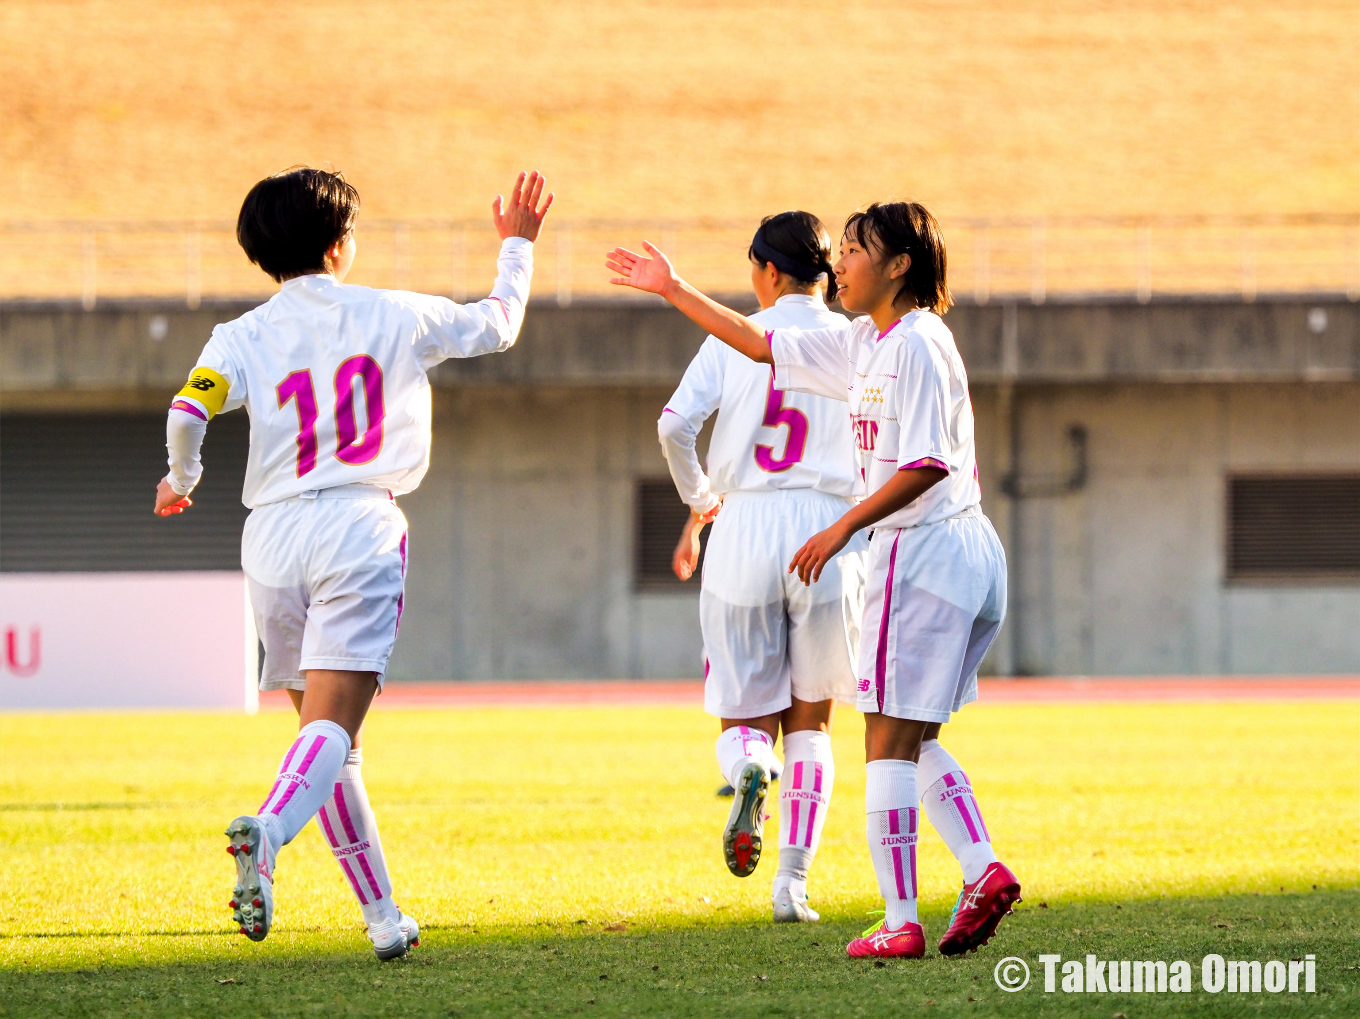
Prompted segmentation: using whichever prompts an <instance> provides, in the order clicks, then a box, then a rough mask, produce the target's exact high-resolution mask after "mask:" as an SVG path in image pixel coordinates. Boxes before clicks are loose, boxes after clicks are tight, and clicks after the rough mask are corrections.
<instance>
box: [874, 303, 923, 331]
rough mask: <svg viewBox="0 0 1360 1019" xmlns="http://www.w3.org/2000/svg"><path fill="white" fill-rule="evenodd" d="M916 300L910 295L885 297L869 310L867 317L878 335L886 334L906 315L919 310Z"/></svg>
mask: <svg viewBox="0 0 1360 1019" xmlns="http://www.w3.org/2000/svg"><path fill="white" fill-rule="evenodd" d="M919 307H920V305H919V304H917V303H916V298H915V297H913V296H912V295H911V294H907V295H904V296H902V297H897V296H896V295H893V296H890V297H886V298H884V299H883V300H882V301H880V302H879V303H878V304H877V305H876V306H875V307H873V308H871V309H870V310H869V317H870V318H871V319H873V322H874V325H876V326H877V327H878V331H879V334H880V335H881V334H883V333H886V332H887V331H888V330H889V329H891V328H892V327H893V326H895V325H896V324H897V323H898V322H900V321H901V320H902V319H903V318H905V317H906V316H907V315H910V314H911V313H912V312H913V311H915V310H916V309H917V308H919Z"/></svg>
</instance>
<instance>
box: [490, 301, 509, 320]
mask: <svg viewBox="0 0 1360 1019" xmlns="http://www.w3.org/2000/svg"><path fill="white" fill-rule="evenodd" d="M487 300H488V301H495V302H496V303H497V304H499V305H500V306H501V314H502V315H504V316H505V321H506V322H509V321H510V309H509V308H507V307H506V306H505V302H504V301H502V300H501V299H500V298H499V297H488V298H487Z"/></svg>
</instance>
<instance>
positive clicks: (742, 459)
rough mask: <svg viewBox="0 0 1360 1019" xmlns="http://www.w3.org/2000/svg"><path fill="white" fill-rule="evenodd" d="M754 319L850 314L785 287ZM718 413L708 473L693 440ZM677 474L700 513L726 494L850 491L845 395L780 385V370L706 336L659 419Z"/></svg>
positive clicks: (812, 324)
mask: <svg viewBox="0 0 1360 1019" xmlns="http://www.w3.org/2000/svg"><path fill="white" fill-rule="evenodd" d="M752 320H753V321H755V322H758V323H760V324H761V325H762V326H764V327H765V328H767V329H775V328H784V327H794V328H803V329H834V328H836V327H837V324H838V323H839V324H840V325H848V323H847V322H846V320H845V319H844V318H842V317H841V316H840V315H837V314H836V313H835V312H833V311H831V310H830V309H829V308H827V306H826V305H825V304H824V303H823V302H822V301H821V299H820V298H818V297H815V296H810V295H807V296H805V295H802V294H789V295H786V296H784V297H781V298H779V300H778V301H776V302H775V303H774V305H773V306H772V307H769V308H766V309H765V310H763V311H760V312H757V313H756V314H755V315H753V316H752ZM714 411H717V413H718V420H717V422H716V423H715V424H714V426H713V436H712V439H711V440H710V442H709V446H708V471H707V472H705V471H704V468H703V466H701V465H700V463H699V456H698V453H697V452H696V450H695V443H696V441H697V439H698V436H699V430H700V429H701V428H703V425H704V422H705V421H706V420H707V419H708V418H709V417H710V416H711V415H712V414H713V413H714ZM657 432H658V435H659V437H660V440H661V448H662V450H663V451H664V452H665V454H666V461H667V463H668V464H669V465H670V472H671V478H672V479H673V480H674V481H675V487H676V489H677V490H678V491H679V493H680V498H681V499H683V500H684V501H685V503H686V504H687V505H689V506H690V507H692V508H693V509H695V510H697V511H698V512H700V513H703V512H706V511H708V510H710V509H712V508H713V507H714V506H715V505H717V502H718V497H719V496H721V495H725V494H726V493H728V492H737V491H740V492H764V491H772V490H775V489H784V488H815V489H819V490H820V491H823V492H828V493H830V494H831V495H839V496H842V497H846V498H849V497H853V496H854V495H856V494H857V493H858V492H859V489H860V479H859V470H858V468H857V467H856V464H855V452H854V446H853V443H852V442H851V433H850V418H849V415H848V414H847V413H846V409H845V404H844V402H843V398H842V399H841V401H837V400H828V399H826V398H824V397H822V396H813V395H808V394H806V393H795V392H790V391H786V390H784V389H783V388H782V387H776V384H775V379H774V372H773V370H772V369H771V367H770V366H769V365H767V364H758V363H757V362H755V361H752V360H751V359H750V358H747V357H744V356H743V355H741V354H739V353H737V352H736V351H735V350H733V349H732V348H730V347H728V346H727V344H725V343H723V342H722V341H720V340H718V339H717V338H715V337H713V336H710V337H708V339H706V340H705V341H704V344H703V346H702V347H700V348H699V353H698V354H697V355H695V357H694V360H693V361H692V362H690V366H689V368H688V369H687V370H686V371H685V376H684V378H683V379H681V381H680V386H679V388H677V389H676V391H675V394H674V395H673V396H672V397H671V398H670V400H669V401H667V403H666V409H665V411H663V412H662V414H661V419H660V420H659V421H658V422H657Z"/></svg>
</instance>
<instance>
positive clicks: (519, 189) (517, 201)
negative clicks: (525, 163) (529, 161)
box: [491, 170, 554, 241]
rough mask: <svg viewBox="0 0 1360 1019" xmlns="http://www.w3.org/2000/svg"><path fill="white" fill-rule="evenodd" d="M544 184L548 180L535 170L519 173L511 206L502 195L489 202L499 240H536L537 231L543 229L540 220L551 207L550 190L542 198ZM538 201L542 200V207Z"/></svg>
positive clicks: (511, 198) (511, 197)
mask: <svg viewBox="0 0 1360 1019" xmlns="http://www.w3.org/2000/svg"><path fill="white" fill-rule="evenodd" d="M546 183H547V179H546V178H544V177H542V176H541V175H540V174H539V172H538V171H537V170H534V171H533V172H532V173H527V174H526V173H525V172H524V171H523V170H521V171H520V174H519V177H517V178H516V179H515V190H514V191H512V192H511V193H510V203H509V204H508V205H507V204H506V202H505V199H504V198H503V197H502V196H501V195H497V196H496V198H495V200H494V201H493V202H492V203H491V219H492V220H493V221H494V222H495V224H496V233H498V234H500V235H501V240H505V239H506V238H507V237H523V238H524V239H525V240H530V241H536V240H538V232H539V231H540V230H542V229H543V217H544V216H546V215H547V214H548V210H549V209H551V208H552V203H553V197H554V195H553V193H552V192H551V191H549V192H548V197H547V198H543V186H544V185H545V184H546ZM540 198H543V204H542V206H541V207H540V205H539V199H540Z"/></svg>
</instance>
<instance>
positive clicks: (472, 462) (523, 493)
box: [392, 386, 702, 679]
mask: <svg viewBox="0 0 1360 1019" xmlns="http://www.w3.org/2000/svg"><path fill="white" fill-rule="evenodd" d="M669 395H670V391H669V390H659V389H632V390H621V389H596V388H581V387H574V388H562V387H557V388H554V387H531V386H516V387H471V388H466V389H462V390H458V391H454V392H439V393H437V394H436V402H435V435H434V454H433V460H432V463H431V466H430V473H429V475H428V476H427V477H426V479H425V482H424V483H423V484H422V485H421V487H420V489H419V490H417V491H416V492H415V493H413V494H412V495H409V496H407V497H405V498H403V499H402V500H401V505H402V509H403V510H404V511H405V512H406V514H407V516H408V518H409V519H410V521H411V541H412V544H411V562H410V572H409V586H408V589H407V591H408V593H407V605H408V608H407V611H406V615H405V616H404V617H403V620H402V633H401V639H400V641H399V642H398V650H397V655H396V658H395V660H394V661H393V664H392V675H393V676H394V677H396V678H400V679H428V678H449V677H456V678H487V677H544V676H547V677H571V678H579V677H642V678H646V677H653V676H696V675H698V674H699V673H700V671H701V668H702V665H701V647H702V645H701V642H700V638H699V618H698V587H697V582H695V584H694V587H693V588H692V589H689V590H687V591H681V592H677V593H665V592H638V591H635V590H634V589H633V584H632V556H633V524H634V522H633V511H634V510H633V486H634V482H635V481H636V479H637V478H639V477H644V476H657V475H661V476H664V475H665V473H666V463H665V460H664V458H663V457H662V455H661V447H660V446H659V445H658V443H657V441H656V418H657V415H658V414H659V413H660V411H661V408H662V406H663V405H664V402H665V400H666V397H667V396H669ZM678 537H679V536H678V535H677V538H678Z"/></svg>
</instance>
